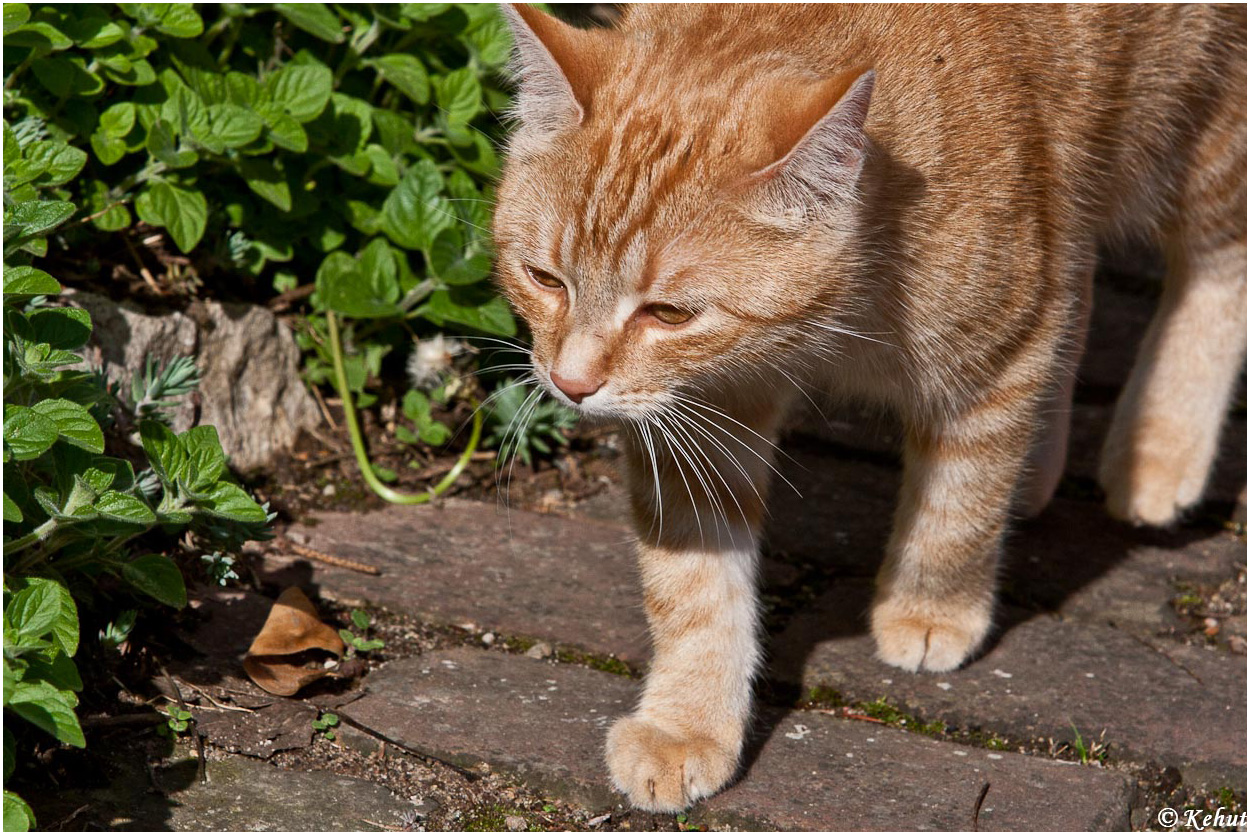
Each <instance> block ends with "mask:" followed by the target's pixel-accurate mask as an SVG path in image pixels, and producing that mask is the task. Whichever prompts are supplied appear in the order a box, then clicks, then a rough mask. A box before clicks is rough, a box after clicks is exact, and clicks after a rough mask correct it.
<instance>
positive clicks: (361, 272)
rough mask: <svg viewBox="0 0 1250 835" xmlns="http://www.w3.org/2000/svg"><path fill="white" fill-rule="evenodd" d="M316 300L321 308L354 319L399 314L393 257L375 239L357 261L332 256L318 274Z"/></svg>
mask: <svg viewBox="0 0 1250 835" xmlns="http://www.w3.org/2000/svg"><path fill="white" fill-rule="evenodd" d="M316 283H317V296H318V298H319V299H320V302H321V304H322V305H323V306H325V307H328V308H330V309H331V310H335V311H338V312H339V313H342V314H343V315H345V316H351V317H353V318H356V319H372V318H379V317H387V316H394V315H396V314H398V313H399V308H398V307H397V306H396V302H397V301H398V300H399V281H398V278H397V269H396V264H395V257H394V253H392V252H391V249H390V247H389V246H388V245H387V243H386V240H385V239H383V238H374V239H373V240H372V241H370V242H369V244H368V245H367V246H366V247H365V248H364V249H363V250H361V252H360V253H359V254H358V255H357V257H356V258H352V257H351V256H350V255H348V254H347V253H345V252H332V253H330V254H329V255H328V256H326V258H325V260H323V261H322V262H321V267H320V268H318V270H317V278H316Z"/></svg>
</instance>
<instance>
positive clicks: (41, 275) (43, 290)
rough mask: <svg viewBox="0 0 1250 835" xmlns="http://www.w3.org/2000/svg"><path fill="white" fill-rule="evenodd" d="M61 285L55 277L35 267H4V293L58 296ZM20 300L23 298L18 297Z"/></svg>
mask: <svg viewBox="0 0 1250 835" xmlns="http://www.w3.org/2000/svg"><path fill="white" fill-rule="evenodd" d="M60 292H61V285H60V284H59V283H58V282H57V280H56V279H55V278H53V277H52V276H50V275H48V274H47V273H45V272H44V271H43V270H37V269H35V268H34V267H8V266H6V267H5V268H4V295H5V297H6V299H7V297H9V296H21V297H27V296H56V295H59V294H60ZM17 300H18V301H20V300H21V299H17Z"/></svg>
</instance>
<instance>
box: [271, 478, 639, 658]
mask: <svg viewBox="0 0 1250 835" xmlns="http://www.w3.org/2000/svg"><path fill="white" fill-rule="evenodd" d="M288 536H293V537H297V538H299V539H302V540H303V541H305V542H306V544H307V545H308V546H310V547H312V548H315V549H317V550H320V551H325V552H327V553H329V554H332V555H335V556H339V557H346V558H348V559H352V560H356V561H359V562H363V563H367V564H369V565H373V566H375V567H377V568H378V569H380V570H381V572H382V573H381V574H380V575H378V576H371V575H368V574H362V573H359V572H355V571H351V570H349V569H345V568H336V567H333V566H327V565H323V564H321V563H312V562H310V561H308V560H306V559H304V558H302V557H281V556H274V555H268V556H266V558H265V574H266V579H269V580H273V581H275V582H278V583H280V584H282V585H299V586H301V587H303V588H304V590H305V591H306V592H308V593H309V594H312V593H314V592H317V591H320V593H323V594H328V595H329V596H331V597H337V598H347V599H353V598H354V599H362V600H368V601H370V602H373V603H376V604H378V605H381V606H384V607H386V608H389V609H392V610H394V611H397V612H404V613H408V614H412V615H419V616H423V617H428V618H430V619H433V620H436V621H440V622H443V623H461V622H465V621H469V622H472V623H475V624H477V625H479V626H481V627H482V628H488V629H495V630H500V631H503V632H505V633H512V634H520V635H528V636H533V637H542V638H544V639H546V640H549V641H550V640H554V641H559V642H562V643H568V644H571V645H575V646H580V647H584V648H586V649H589V650H592V651H595V652H603V653H611V654H615V655H617V656H619V657H622V658H626V659H632V660H638V659H641V658H642V657H644V655H645V652H646V647H647V626H646V620H645V618H644V616H643V612H642V605H641V599H642V597H641V592H640V589H639V584H638V578H637V573H636V570H635V567H634V546H633V538H632V536H631V535H630V533H629V532H628V531H627V530H626V529H624V528H622V527H619V526H616V525H611V524H607V523H601V522H591V521H586V520H571V519H566V518H562V517H559V516H549V515H544V514H538V513H531V512H528V511H523V510H508V509H507V508H504V507H497V506H495V505H492V504H486V503H479V502H469V501H460V500H450V501H447V502H445V503H441V504H439V505H437V506H433V507H431V506H423V507H419V508H405V507H390V508H386V509H383V510H379V511H371V512H369V513H364V514H361V513H339V512H334V513H323V514H320V515H318V516H317V517H316V524H315V525H308V524H297V525H294V526H292V528H291V530H290V531H289V532H288Z"/></svg>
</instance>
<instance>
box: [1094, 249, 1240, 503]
mask: <svg viewBox="0 0 1250 835" xmlns="http://www.w3.org/2000/svg"><path fill="white" fill-rule="evenodd" d="M1169 261H1170V263H1169V275H1168V278H1167V280H1166V283H1165V285H1164V290H1163V298H1162V300H1161V302H1160V304H1159V309H1158V310H1157V311H1156V313H1155V317H1154V319H1153V321H1152V322H1151V323H1150V327H1149V329H1148V330H1147V331H1146V335H1145V337H1144V339H1143V341H1142V345H1141V348H1140V349H1139V351H1138V355H1137V361H1136V364H1135V365H1134V367H1133V372H1132V374H1131V375H1130V377H1129V380H1128V383H1127V384H1126V386H1125V388H1124V391H1123V393H1122V394H1121V395H1120V400H1119V402H1118V403H1117V404H1116V409H1115V417H1114V419H1113V420H1112V424H1111V431H1110V432H1109V434H1108V435H1107V440H1106V443H1105V445H1104V446H1103V452H1102V461H1101V463H1100V466H1099V481H1100V482H1101V483H1102V486H1103V489H1104V490H1105V491H1106V493H1107V508H1108V510H1109V511H1110V513H1111V515H1112V516H1115V517H1116V518H1118V519H1123V520H1125V521H1129V522H1134V523H1138V524H1143V523H1144V524H1149V525H1167V524H1170V523H1171V522H1173V521H1175V520H1176V518H1177V516H1178V515H1179V514H1180V512H1181V511H1183V510H1185V509H1186V508H1188V507H1190V506H1192V505H1194V504H1196V503H1197V502H1198V500H1199V499H1200V498H1201V497H1202V491H1203V489H1204V487H1205V486H1206V482H1207V475H1208V473H1209V472H1210V470H1211V465H1212V463H1213V462H1214V460H1215V455H1216V452H1217V450H1218V445H1219V437H1220V429H1221V428H1222V426H1223V423H1224V417H1225V412H1226V411H1227V408H1228V401H1229V398H1230V396H1231V395H1232V391H1233V387H1234V385H1235V384H1236V382H1237V375H1238V372H1239V371H1240V370H1241V367H1242V363H1243V361H1244V359H1245V353H1246V244H1245V238H1244V230H1243V233H1242V238H1241V240H1238V241H1232V242H1228V243H1225V244H1224V245H1222V246H1220V247H1218V248H1213V249H1209V250H1206V251H1203V252H1194V251H1186V250H1180V249H1179V248H1178V249H1177V250H1175V251H1173V252H1172V253H1170V256H1169Z"/></svg>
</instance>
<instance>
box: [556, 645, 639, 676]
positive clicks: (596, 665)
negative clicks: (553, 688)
mask: <svg viewBox="0 0 1250 835" xmlns="http://www.w3.org/2000/svg"><path fill="white" fill-rule="evenodd" d="M556 660H558V661H559V662H560V663H561V664H580V665H582V666H584V667H589V668H590V669H592V670H599V671H600V672H603V673H611V674H612V675H615V676H625V677H626V678H639V677H640V676H639V675H638V673H637V672H636V671H635V670H634V668H633V667H631V666H629V665H628V664H626V663H625V662H624V661H622V660H621V659H619V658H617V657H615V656H613V655H592V654H590V653H587V652H578V651H577V650H571V649H561V650H557V651H556Z"/></svg>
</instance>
